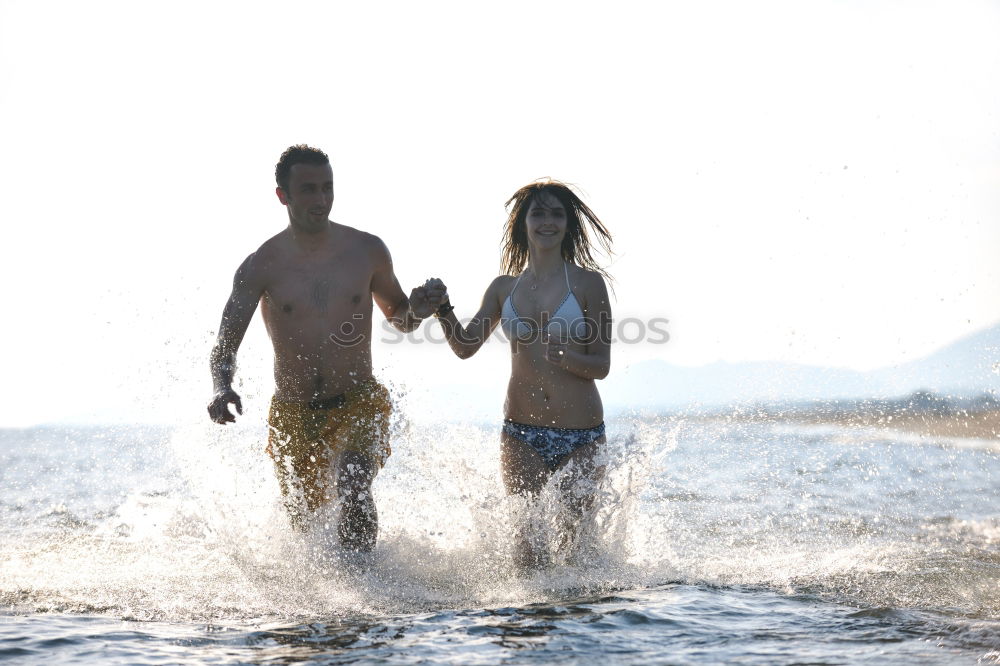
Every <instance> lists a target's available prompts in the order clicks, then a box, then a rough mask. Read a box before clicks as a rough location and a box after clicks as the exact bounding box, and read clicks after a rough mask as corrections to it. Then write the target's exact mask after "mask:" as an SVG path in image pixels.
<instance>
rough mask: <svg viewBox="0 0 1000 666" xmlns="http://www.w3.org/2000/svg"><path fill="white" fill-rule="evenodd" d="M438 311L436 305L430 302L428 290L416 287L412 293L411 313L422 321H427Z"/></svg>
mask: <svg viewBox="0 0 1000 666" xmlns="http://www.w3.org/2000/svg"><path fill="white" fill-rule="evenodd" d="M436 309H437V306H436V305H433V304H432V303H431V302H430V299H428V298H427V289H426V288H425V287H416V288H414V290H413V291H411V292H410V312H412V313H413V314H414V315H416V316H417V317H420V318H421V319H427V317H430V316H431V315H432V314H434V311H435V310H436Z"/></svg>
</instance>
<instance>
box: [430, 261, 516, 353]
mask: <svg viewBox="0 0 1000 666" xmlns="http://www.w3.org/2000/svg"><path fill="white" fill-rule="evenodd" d="M510 279H511V278H510V277H508V276H506V275H501V276H500V277H498V278H497V279H495V280H493V282H492V283H491V284H490V286H489V287H487V288H486V293H485V294H483V302H482V304H481V305H480V306H479V312H477V313H476V316H475V317H473V318H472V320H471V321H470V322H469V323H468V325H467V326H462V323H461V322H460V321H459V320H458V317H456V316H455V313H454V312H452V308H451V307H450V304H449V303H448V301H447V300H446V301H445V302H444V303H442V304H441V307H440V308H438V310H439V311H440V310H442V309H443V310H447V313H446V314H444V315H440V316H438V318H437V320H438V321H439V322H441V327H442V328H443V329H444V335H445V338H446V339H447V340H448V346H449V347H451V350H452V351H453V352H455V356H458V357H459V358H463V359H464V358H469V357H471V356H472V355H474V354H475V353H476V352H477V351H479V348H480V347H482V346H483V343H485V342H486V340H487V339H488V338H489V337H490V334H492V333H493V329H495V328H496V327H497V324H499V323H500V309H501V306H500V298H499V294H500V293H501V288H500V285H503V284H504V282H505V281H506V280H510ZM437 283H440V285H438V284H437ZM426 286H427V287H428V288H429V289H430V288H434V287H435V286H439V287H440V288H442V289H445V287H444V283H441V282H440V280H437V281H436V282H435V283H434V284H432V283H431V282H428V283H427V285H426ZM445 291H447V290H446V289H445Z"/></svg>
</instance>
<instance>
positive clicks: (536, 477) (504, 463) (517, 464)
mask: <svg viewBox="0 0 1000 666" xmlns="http://www.w3.org/2000/svg"><path fill="white" fill-rule="evenodd" d="M500 470H501V474H502V476H503V483H504V486H505V487H506V488H507V493H508V494H510V495H522V496H524V497H525V498H527V499H528V500H529V501H530V500H531V499H533V498H535V497H537V495H538V493H539V492H540V491H541V490H542V488H543V487H544V486H545V482H546V481H548V479H549V476H550V475H551V472H550V471H549V468H548V467H547V466H546V465H545V463H544V462H543V461H542V457H541V456H540V455H538V452H537V451H535V450H534V449H533V448H531V447H530V446H528V445H527V444H525V443H524V442H522V441H520V440H518V439H515V438H513V437H511V436H509V435H507V434H506V433H504V434H501V435H500ZM533 536H535V535H532V534H531V530H530V525H527V524H525V525H522V526H521V527H520V528H519V530H518V534H516V535H515V537H514V564H516V565H517V566H519V567H525V568H527V567H535V568H537V567H541V566H543V565H544V564H545V563H546V561H547V559H548V558H547V557H546V556H545V553H544V550H543V549H542V548H540V547H538V546H536V545H534V544H533V542H534V541H536V540H537V539H533V538H532V537H533Z"/></svg>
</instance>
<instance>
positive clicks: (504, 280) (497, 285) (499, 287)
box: [486, 275, 517, 296]
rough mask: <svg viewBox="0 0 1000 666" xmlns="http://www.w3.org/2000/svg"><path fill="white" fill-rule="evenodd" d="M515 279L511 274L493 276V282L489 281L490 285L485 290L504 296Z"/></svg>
mask: <svg viewBox="0 0 1000 666" xmlns="http://www.w3.org/2000/svg"><path fill="white" fill-rule="evenodd" d="M516 279H517V278H516V277H515V276H513V275H498V276H496V277H495V278H493V282H490V286H489V287H487V288H486V291H487V292H491V293H497V294H503V295H504V296H506V295H507V294H509V293H510V290H511V288H512V287H513V286H514V281H515V280H516Z"/></svg>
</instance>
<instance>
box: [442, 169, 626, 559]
mask: <svg viewBox="0 0 1000 666" xmlns="http://www.w3.org/2000/svg"><path fill="white" fill-rule="evenodd" d="M506 205H507V207H508V208H509V209H510V214H509V216H508V218H507V225H506V229H505V231H504V242H503V256H502V261H501V268H502V271H503V272H504V273H505V274H504V275H501V276H500V277H498V278H496V279H495V280H493V283H492V284H490V286H489V287H488V288H487V289H486V294H485V295H484V296H483V302H482V305H481V306H480V308H479V312H477V313H476V316H475V317H474V318H473V319H472V321H470V322H469V324H468V325H467V326H462V325H461V324H460V323H459V321H458V319H457V317H456V316H455V314H454V313H453V312H452V311H453V310H454V308H453V307H452V306H451V304H450V303H449V302H448V300H447V292H446V288H445V286H444V283H442V282H441V281H440V280H437V279H436V278H432V279H431V280H428V281H427V283H425V285H424V288H425V292H424V296H425V297H427V298H428V300H429V301H430V302H431V303H432V304H433V303H440V306H439V307H438V309H437V313H436V316H437V317H438V318H439V320H440V321H441V324H442V325H443V327H444V332H445V335H446V337H447V339H448V344H449V345H450V347H451V349H452V351H454V352H455V354H456V355H458V356H459V357H460V358H469V357H470V356H472V355H473V354H475V353H476V352H477V351H478V350H479V348H480V347H481V346H482V345H483V343H484V342H485V341H486V340H487V338H488V337H489V336H490V334H491V333H492V332H493V329H494V328H495V327H496V325H497V324H500V326H501V327H502V329H503V331H504V332H505V333H506V335H507V337H508V338H509V339H510V346H511V352H512V355H511V360H512V362H511V377H510V383H509V384H508V388H507V400H506V402H505V404H504V416H505V419H504V425H503V433H502V435H501V447H502V448H501V464H502V471H503V480H504V485H505V486H506V488H507V492H508V493H511V494H528V495H529V496H530V495H535V494H537V493H538V492H539V491H540V490H541V489H542V488H543V487H544V485H545V483H546V482H547V481H548V480H549V478H550V477H551V476H552V475H553V474H554V473H556V472H558V471H559V470H561V469H563V468H565V467H567V466H571V473H569V474H567V475H566V477H565V478H564V479H563V483H562V490H563V492H564V493H565V495H566V499H567V500H568V501H567V502H566V504H567V505H568V506H569V508H570V509H571V512H572V514H573V518H574V520H572V521H571V523H570V524H567V525H566V534H564V535H563V536H564V538H568V537H572V535H573V533H574V530H575V526H576V523H577V522H578V519H579V518H580V516H581V515H582V513H583V511H584V510H585V509H586V508H587V507H588V506H589V504H590V502H591V500H592V497H593V495H592V493H588V492H587V491H586V489H585V484H586V483H587V482H589V483H590V484H591V488H592V487H594V486H593V484H594V483H596V481H598V480H599V479H600V476H601V474H602V472H603V469H602V468H601V467H600V466H598V465H597V464H596V463H595V456H596V454H597V452H598V447H600V446H601V445H602V444H603V443H604V442H605V434H604V411H603V406H602V404H601V396H600V394H599V393H598V391H597V386H596V384H595V382H594V380H596V379H603V378H604V377H606V376H607V374H608V370H609V369H610V365H611V349H610V341H611V307H610V304H609V299H608V290H607V287H606V285H605V281H604V278H605V277H609V276H608V275H607V273H605V272H604V270H602V269H601V268H600V267H599V266H598V265H597V263H596V262H595V261H594V258H593V256H592V254H591V250H592V246H593V241H592V240H591V238H592V237H593V238H596V242H597V243H598V244H599V245H600V246H601V248H602V249H603V250H605V251H606V252H607V253H609V254H610V251H611V234H610V233H609V232H608V230H607V229H606V228H605V227H604V225H603V224H602V223H601V221H600V220H599V219H598V218H597V216H596V215H594V213H593V212H592V211H591V210H590V208H588V207H587V205H586V204H584V203H583V202H582V201H581V200H580V198H579V197H578V196H577V195H576V194H575V193H574V192H573V191H572V190H570V188H569V187H567V186H566V185H564V184H563V183H560V182H558V181H552V180H547V181H542V182H535V183H532V184H530V185H527V186H525V187H522V188H521V189H519V190H518V191H517V192H515V193H514V196H512V197H511V198H510V199H509V200H508V201H507V204H506ZM578 484H581V485H578ZM515 557H516V560H517V562H518V563H519V564H521V565H526V566H530V565H534V566H538V565H541V564H543V563H544V561H545V555H544V553H543V552H541V550H540V549H538V548H534V547H532V546H531V544H530V540H529V539H527V538H526V537H525V536H524V535H522V537H521V538H520V539H519V544H518V548H517V552H516V556H515Z"/></svg>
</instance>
